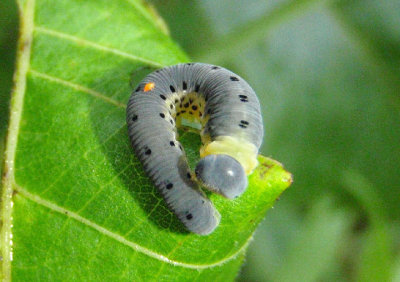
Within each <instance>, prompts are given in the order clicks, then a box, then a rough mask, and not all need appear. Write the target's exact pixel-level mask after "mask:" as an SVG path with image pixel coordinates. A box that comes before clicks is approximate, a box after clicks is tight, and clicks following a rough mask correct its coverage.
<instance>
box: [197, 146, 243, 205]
mask: <svg viewBox="0 0 400 282" xmlns="http://www.w3.org/2000/svg"><path fill="white" fill-rule="evenodd" d="M195 172H196V177H197V179H198V180H199V181H200V182H201V183H202V184H203V186H204V187H205V188H206V189H208V190H210V191H213V192H215V193H218V194H220V195H222V196H224V197H226V198H228V199H234V198H237V197H239V196H240V195H241V194H242V193H243V192H244V191H245V190H246V188H247V184H248V182H247V176H246V173H245V171H244V168H243V167H242V165H241V164H240V163H239V162H238V161H237V160H235V159H234V158H232V157H231V156H228V155H224V154H217V155H207V156H206V157H204V158H202V159H201V160H200V161H199V162H198V163H197V165H196V169H195Z"/></svg>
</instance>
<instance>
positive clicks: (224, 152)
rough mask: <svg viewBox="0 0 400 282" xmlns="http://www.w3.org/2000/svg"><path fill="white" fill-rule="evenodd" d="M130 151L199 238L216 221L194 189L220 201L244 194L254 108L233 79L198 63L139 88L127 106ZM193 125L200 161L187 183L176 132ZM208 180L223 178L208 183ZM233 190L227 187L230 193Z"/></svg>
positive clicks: (255, 125) (255, 134) (257, 130)
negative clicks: (199, 144)
mask: <svg viewBox="0 0 400 282" xmlns="http://www.w3.org/2000/svg"><path fill="white" fill-rule="evenodd" d="M127 123H128V131H129V136H130V139H131V143H132V145H133V147H134V150H135V153H136V155H137V156H138V158H139V159H140V160H141V162H142V163H143V166H144V169H145V171H146V172H147V174H148V175H149V176H150V177H151V179H152V180H153V182H154V184H155V186H156V187H157V188H158V189H159V191H160V192H161V194H162V195H163V197H164V199H165V200H166V202H167V204H168V206H169V207H170V208H171V210H172V211H173V212H174V213H175V214H176V215H177V217H178V218H179V219H180V220H181V221H182V222H183V224H184V225H185V226H186V228H187V229H188V230H190V231H192V232H194V233H197V234H201V235H206V234H209V233H211V232H212V231H213V230H214V229H215V228H216V227H217V226H218V224H219V221H220V215H219V213H218V211H217V210H216V209H215V208H214V206H213V204H212V203H211V201H210V200H209V199H208V198H207V197H206V196H205V194H204V193H203V192H202V191H201V190H200V189H199V188H198V183H197V182H196V180H198V181H199V182H200V183H201V184H202V185H203V186H204V187H205V188H207V189H209V190H212V191H214V192H217V193H220V194H221V195H223V196H225V197H227V198H235V197H237V196H239V195H240V194H241V193H243V192H244V190H245V188H246V186H247V176H246V175H248V174H249V173H251V171H252V170H253V169H254V168H255V166H256V165H257V159H256V157H257V153H258V149H259V147H260V145H261V142H262V138H263V124H262V117H261V110H260V104H259V101H258V99H257V96H256V94H255V93H254V91H253V89H252V88H251V87H250V86H249V85H248V84H247V83H246V82H245V81H244V79H242V78H241V77H239V76H238V75H236V74H234V73H233V72H231V71H229V70H227V69H224V68H222V67H217V66H213V65H208V64H202V63H187V64H178V65H174V66H170V67H165V68H163V69H160V70H157V71H155V72H153V73H151V74H149V75H148V76H147V77H145V78H144V79H143V80H142V82H140V83H139V85H138V87H137V88H136V89H135V90H134V92H133V93H132V95H131V97H130V99H129V102H128V106H127ZM193 123H195V124H200V127H201V132H200V134H201V137H202V142H203V146H202V148H201V150H200V156H201V157H202V159H201V160H200V162H199V164H198V165H197V167H196V170H195V172H196V176H197V179H194V178H195V177H194V176H192V174H191V173H190V169H189V166H188V163H187V160H186V157H185V153H184V151H183V148H182V146H181V144H180V143H179V141H178V140H177V130H176V128H177V127H179V126H180V125H186V124H193ZM211 166H213V167H214V168H215V169H216V171H215V173H220V174H223V175H224V176H223V177H222V176H221V177H219V176H215V175H214V174H213V173H214V172H213V169H210V168H211ZM234 184H235V185H234Z"/></svg>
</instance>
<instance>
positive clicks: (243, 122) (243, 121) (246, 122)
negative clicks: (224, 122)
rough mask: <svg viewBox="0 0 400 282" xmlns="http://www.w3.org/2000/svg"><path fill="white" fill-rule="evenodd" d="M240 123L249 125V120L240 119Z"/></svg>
mask: <svg viewBox="0 0 400 282" xmlns="http://www.w3.org/2000/svg"><path fill="white" fill-rule="evenodd" d="M240 123H242V124H245V125H249V122H248V121H246V120H241V121H240Z"/></svg>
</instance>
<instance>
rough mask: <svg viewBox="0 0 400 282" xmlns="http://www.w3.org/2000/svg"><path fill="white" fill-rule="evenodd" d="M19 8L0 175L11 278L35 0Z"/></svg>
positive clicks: (5, 275)
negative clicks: (20, 138)
mask: <svg viewBox="0 0 400 282" xmlns="http://www.w3.org/2000/svg"><path fill="white" fill-rule="evenodd" d="M18 5H19V12H20V15H21V16H20V21H21V23H20V26H21V28H20V34H21V35H20V38H19V40H18V51H17V66H16V73H15V75H14V80H15V82H14V83H15V88H14V90H13V93H12V96H11V108H10V124H9V128H8V135H7V141H6V151H5V159H4V161H5V165H4V175H3V179H2V188H3V193H2V199H1V200H2V210H1V219H2V221H3V226H2V229H1V242H2V246H3V247H2V249H1V253H2V257H3V261H2V279H3V280H4V281H9V280H11V261H12V247H11V246H12V234H11V227H12V216H11V210H12V205H13V203H12V195H13V183H14V177H15V176H14V165H15V153H16V149H17V141H18V133H19V128H20V121H21V115H22V109H23V102H24V96H25V88H26V74H27V72H28V69H29V65H30V56H31V46H32V39H33V20H34V8H35V0H27V2H26V4H25V7H23V6H22V3H18Z"/></svg>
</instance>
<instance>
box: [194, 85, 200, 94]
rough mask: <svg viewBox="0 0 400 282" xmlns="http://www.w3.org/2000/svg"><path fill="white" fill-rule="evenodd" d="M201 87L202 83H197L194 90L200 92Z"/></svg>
mask: <svg viewBox="0 0 400 282" xmlns="http://www.w3.org/2000/svg"><path fill="white" fill-rule="evenodd" d="M199 89H200V84H196V86H195V88H194V92H199Z"/></svg>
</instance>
